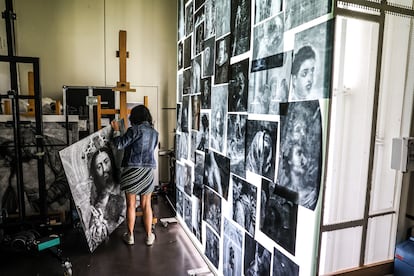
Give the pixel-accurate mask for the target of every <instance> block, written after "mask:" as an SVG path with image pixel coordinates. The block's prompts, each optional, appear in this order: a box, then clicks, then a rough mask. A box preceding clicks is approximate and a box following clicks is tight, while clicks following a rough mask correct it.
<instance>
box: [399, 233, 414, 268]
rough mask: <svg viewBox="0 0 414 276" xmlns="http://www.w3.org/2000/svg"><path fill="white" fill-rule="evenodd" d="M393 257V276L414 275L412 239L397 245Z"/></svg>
mask: <svg viewBox="0 0 414 276" xmlns="http://www.w3.org/2000/svg"><path fill="white" fill-rule="evenodd" d="M394 257H395V258H394V276H405V275H414V237H410V238H409V239H408V240H406V241H404V242H402V243H400V244H398V245H397V246H396V248H395V255H394Z"/></svg>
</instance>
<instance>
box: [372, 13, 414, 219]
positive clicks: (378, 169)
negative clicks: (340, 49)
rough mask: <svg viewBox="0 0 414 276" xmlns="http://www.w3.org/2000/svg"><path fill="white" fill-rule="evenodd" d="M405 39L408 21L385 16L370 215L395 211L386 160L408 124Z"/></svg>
mask: <svg viewBox="0 0 414 276" xmlns="http://www.w3.org/2000/svg"><path fill="white" fill-rule="evenodd" d="M409 37H410V19H409V18H406V17H399V16H394V15H386V17H385V32H384V48H383V59H382V66H381V87H380V96H379V104H378V119H377V129H376V139H375V153H374V167H373V182H372V190H371V205H370V214H373V213H379V212H386V211H390V210H394V211H396V209H397V208H398V207H399V206H397V205H398V204H395V203H396V200H395V197H396V196H397V195H398V196H399V193H396V191H398V190H400V187H399V185H397V184H398V183H399V181H398V179H397V178H396V173H397V171H395V170H393V169H391V166H390V160H391V148H392V139H393V138H395V137H400V136H404V133H405V135H406V136H408V133H409V124H406V125H405V126H403V114H404V113H403V110H404V94H405V83H406V73H405V72H406V68H407V62H408V59H407V55H408V45H409Z"/></svg>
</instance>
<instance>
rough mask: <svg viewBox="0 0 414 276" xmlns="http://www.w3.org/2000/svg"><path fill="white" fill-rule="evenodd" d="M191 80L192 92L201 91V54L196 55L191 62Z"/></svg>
mask: <svg viewBox="0 0 414 276" xmlns="http://www.w3.org/2000/svg"><path fill="white" fill-rule="evenodd" d="M190 80H191V81H190V89H191V94H199V93H201V55H198V56H196V57H195V58H194V59H193V60H192V62H191V78H190Z"/></svg>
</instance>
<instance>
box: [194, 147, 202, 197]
mask: <svg viewBox="0 0 414 276" xmlns="http://www.w3.org/2000/svg"><path fill="white" fill-rule="evenodd" d="M204 158H205V153H204V152H200V151H196V153H195V164H194V187H193V194H194V195H195V196H196V197H197V198H199V199H201V196H202V191H203V185H204V183H203V180H204Z"/></svg>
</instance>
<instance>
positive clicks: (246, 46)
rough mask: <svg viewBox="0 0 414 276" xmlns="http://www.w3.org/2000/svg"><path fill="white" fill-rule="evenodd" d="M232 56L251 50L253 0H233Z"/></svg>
mask: <svg viewBox="0 0 414 276" xmlns="http://www.w3.org/2000/svg"><path fill="white" fill-rule="evenodd" d="M231 8H232V12H231V23H230V24H231V56H232V57H234V56H238V55H240V54H243V53H245V52H247V51H249V50H250V33H251V23H250V22H251V21H250V18H251V17H250V14H251V0H231Z"/></svg>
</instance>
